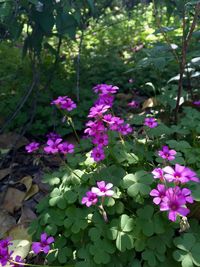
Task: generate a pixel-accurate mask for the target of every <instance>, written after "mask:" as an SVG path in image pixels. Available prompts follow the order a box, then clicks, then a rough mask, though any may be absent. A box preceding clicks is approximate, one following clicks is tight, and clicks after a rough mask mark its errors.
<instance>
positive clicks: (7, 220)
mask: <svg viewBox="0 0 200 267" xmlns="http://www.w3.org/2000/svg"><path fill="white" fill-rule="evenodd" d="M15 225H16V221H15V218H14V217H12V216H11V215H9V214H8V212H7V211H5V210H2V209H0V239H1V238H3V236H4V234H5V233H6V232H7V231H8V230H9V229H10V228H11V227H13V226H15Z"/></svg>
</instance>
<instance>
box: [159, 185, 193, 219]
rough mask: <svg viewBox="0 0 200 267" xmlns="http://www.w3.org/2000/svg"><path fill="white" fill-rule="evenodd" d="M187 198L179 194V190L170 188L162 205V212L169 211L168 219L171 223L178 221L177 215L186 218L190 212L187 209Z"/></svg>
mask: <svg viewBox="0 0 200 267" xmlns="http://www.w3.org/2000/svg"><path fill="white" fill-rule="evenodd" d="M185 204H186V198H185V196H183V195H181V194H179V192H178V194H177V188H169V189H168V190H167V191H166V196H165V197H164V198H163V199H162V202H161V203H160V210H161V211H168V218H169V220H171V221H173V222H174V221H176V217H177V215H182V216H186V215H187V214H188V213H189V212H190V210H189V209H188V208H186V207H185Z"/></svg>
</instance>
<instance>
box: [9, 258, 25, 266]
mask: <svg viewBox="0 0 200 267" xmlns="http://www.w3.org/2000/svg"><path fill="white" fill-rule="evenodd" d="M14 261H15V262H17V263H12V265H11V266H12V267H24V260H23V259H22V258H21V257H20V256H16V257H15V259H14ZM20 263H22V264H20Z"/></svg>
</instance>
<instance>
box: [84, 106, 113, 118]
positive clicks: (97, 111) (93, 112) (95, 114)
mask: <svg viewBox="0 0 200 267" xmlns="http://www.w3.org/2000/svg"><path fill="white" fill-rule="evenodd" d="M109 108H110V106H108V105H96V106H94V107H92V108H91V109H90V113H89V115H88V117H89V118H101V117H102V116H103V114H104V113H105V112H106V111H107V110H108V109H109Z"/></svg>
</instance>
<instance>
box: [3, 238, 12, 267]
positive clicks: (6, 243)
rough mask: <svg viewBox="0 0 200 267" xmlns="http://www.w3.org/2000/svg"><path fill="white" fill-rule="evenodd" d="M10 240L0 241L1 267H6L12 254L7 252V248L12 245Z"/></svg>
mask: <svg viewBox="0 0 200 267" xmlns="http://www.w3.org/2000/svg"><path fill="white" fill-rule="evenodd" d="M10 241H11V239H10V238H6V239H3V240H0V264H1V266H5V265H7V263H8V261H9V260H10V259H11V254H12V252H9V250H8V247H9V246H10V245H12V243H11V242H10Z"/></svg>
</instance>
